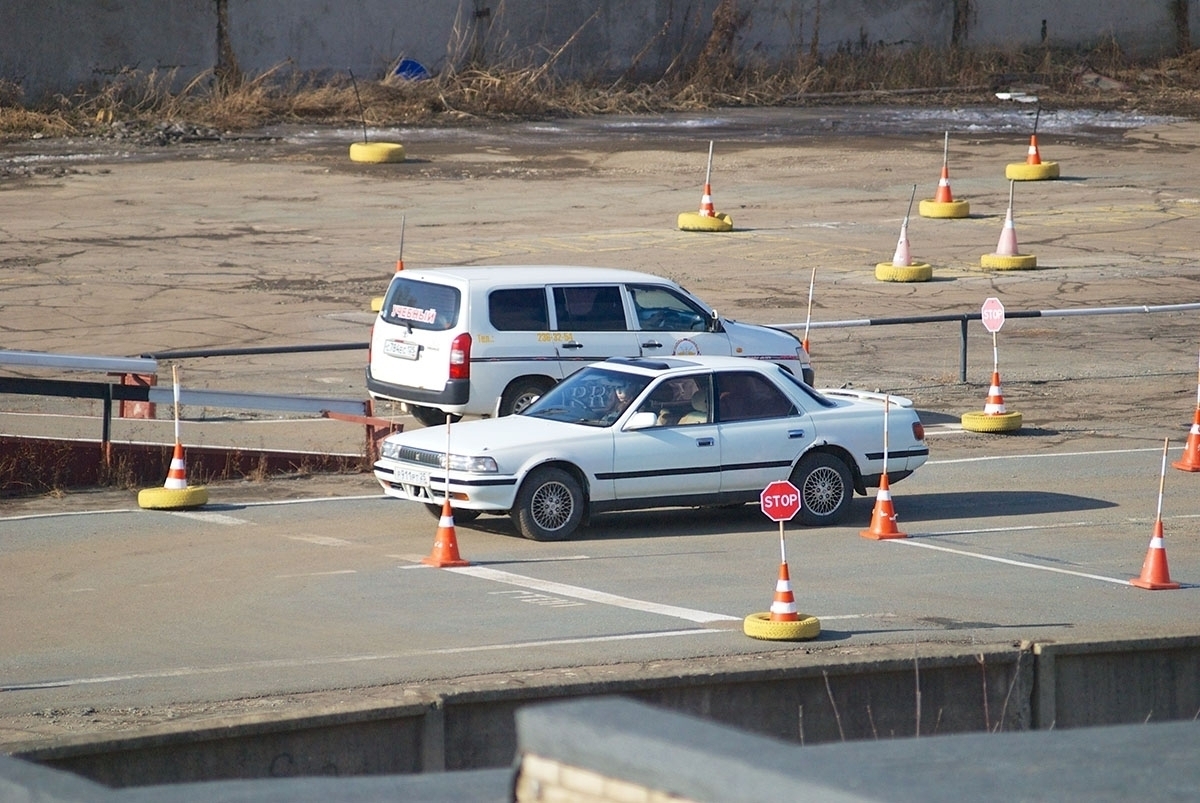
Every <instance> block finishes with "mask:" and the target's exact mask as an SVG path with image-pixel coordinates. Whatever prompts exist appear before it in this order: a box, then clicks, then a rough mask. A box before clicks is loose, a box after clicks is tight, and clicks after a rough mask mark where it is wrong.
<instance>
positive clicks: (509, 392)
mask: <svg viewBox="0 0 1200 803" xmlns="http://www.w3.org/2000/svg"><path fill="white" fill-rule="evenodd" d="M551 387H552V385H551V383H550V382H548V381H547V380H545V379H518V380H517V381H515V382H513V383H512V384H511V385H509V386H508V388H507V389H505V391H504V394H503V395H502V396H501V397H500V415H517V414H519V413H521V412H524V410H525V408H526V407H528V406H529V405H531V404H533V403H534V402H535V401H537V400H538V397H539V396H541V395H542V394H543V393H545V392H546V391H547V390H549V389H550V388H551Z"/></svg>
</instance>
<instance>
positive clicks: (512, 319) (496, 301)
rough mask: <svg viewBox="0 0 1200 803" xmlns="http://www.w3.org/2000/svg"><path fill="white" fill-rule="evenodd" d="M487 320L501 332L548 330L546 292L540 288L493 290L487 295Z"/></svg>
mask: <svg viewBox="0 0 1200 803" xmlns="http://www.w3.org/2000/svg"><path fill="white" fill-rule="evenodd" d="M488 320H490V321H491V322H492V326H493V327H494V328H496V329H497V330H499V331H501V332H544V331H546V330H547V329H549V328H550V315H549V313H548V312H547V311H546V291H545V290H544V289H543V288H541V287H521V288H514V289H511V290H493V291H492V292H491V293H490V294H489V295H488Z"/></svg>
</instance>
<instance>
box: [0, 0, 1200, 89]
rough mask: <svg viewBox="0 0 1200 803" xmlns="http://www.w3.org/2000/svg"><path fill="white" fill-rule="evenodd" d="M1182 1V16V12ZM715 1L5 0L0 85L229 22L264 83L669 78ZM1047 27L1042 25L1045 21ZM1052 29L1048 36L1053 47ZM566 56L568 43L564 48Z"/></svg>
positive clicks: (1035, 10)
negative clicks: (501, 68) (408, 61)
mask: <svg viewBox="0 0 1200 803" xmlns="http://www.w3.org/2000/svg"><path fill="white" fill-rule="evenodd" d="M1180 3H1182V5H1180ZM717 5H718V0H690V1H689V0H598V2H595V3H580V2H578V1H577V0H439V1H438V2H428V0H355V2H340V3H339V2H334V0H176V2H172V3H162V2H156V0H103V2H100V1H98V0H96V1H93V0H6V2H4V3H3V4H0V80H4V81H8V82H12V83H15V84H17V85H19V86H20V87H21V88H22V89H23V90H24V93H25V97H26V99H27V100H30V101H33V100H39V99H41V98H42V97H44V96H45V95H48V94H55V93H63V94H69V93H70V92H72V91H74V90H75V89H76V88H78V87H83V88H85V89H94V88H95V87H96V86H99V85H103V84H104V83H106V82H108V81H110V80H111V79H112V77H113V76H114V75H117V74H119V73H120V72H121V71H122V70H126V69H134V70H138V71H142V72H149V71H154V70H157V71H160V72H161V71H171V70H176V71H177V74H178V76H179V78H180V81H181V82H182V81H190V80H191V79H192V78H194V77H196V76H198V75H202V74H203V73H205V71H207V70H210V69H212V68H214V67H215V66H216V64H217V56H218V28H219V23H218V20H219V19H220V18H221V15H220V13H219V11H220V10H221V9H224V10H225V16H224V19H225V20H226V21H227V25H228V28H227V40H228V43H229V45H230V46H231V48H232V53H233V55H234V56H235V57H236V60H237V64H238V66H239V67H240V68H241V69H242V70H243V72H245V73H247V74H249V75H258V74H261V73H263V72H265V71H267V70H271V69H273V68H277V67H279V66H281V65H284V66H287V67H291V68H295V69H298V70H301V71H305V72H309V71H312V72H317V73H327V72H344V71H345V70H347V69H350V70H353V71H354V72H355V74H356V75H358V76H361V77H364V78H379V77H382V76H384V75H385V74H386V73H387V72H388V70H389V68H390V67H392V66H394V65H395V63H396V62H397V61H398V60H399V59H401V58H412V59H415V60H417V61H419V62H421V63H422V64H424V65H426V67H428V68H429V69H431V70H433V71H438V70H440V69H442V68H444V67H446V66H448V65H449V66H459V65H462V64H464V63H466V62H467V61H469V60H470V59H472V58H474V59H477V60H482V61H483V62H484V63H487V64H508V65H512V64H516V65H519V66H526V65H528V64H540V63H543V62H544V61H546V60H547V59H549V58H553V57H554V54H556V53H558V51H559V50H560V49H562V52H561V53H559V54H558V56H557V58H555V60H554V68H555V70H556V73H557V74H560V75H563V76H573V77H590V76H598V75H602V76H606V77H609V76H612V77H615V76H620V75H624V74H629V75H632V76H635V77H646V76H654V75H660V74H662V72H663V71H665V70H668V69H670V68H672V66H673V65H674V66H676V67H678V66H680V65H682V64H687V63H690V62H691V61H693V60H694V59H695V58H696V56H697V55H698V54H699V53H700V51H701V49H702V48H703V47H704V45H705V43H706V42H707V41H708V39H709V36H710V33H711V31H712V29H713V11H714V9H716V7H717ZM1177 8H1182V9H1184V10H1185V11H1186V12H1187V14H1186V17H1187V21H1188V25H1189V26H1190V29H1191V38H1192V39H1193V40H1195V39H1197V33H1198V32H1200V27H1198V25H1200V0H1147V1H1146V2H1141V3H1129V2H1116V1H1115V0H1108V2H1103V1H1101V2H1096V0H1042V1H1041V2H1022V1H1021V0H953V2H946V0H839V1H838V2H830V0H824V2H820V0H736V3H735V9H736V14H737V18H738V25H737V26H736V33H734V34H733V35H732V37H731V40H730V41H731V44H732V49H733V52H734V53H735V54H736V58H737V59H739V60H740V61H741V62H743V63H759V64H767V65H770V64H780V63H787V62H789V61H792V60H794V59H796V58H797V56H798V55H801V54H807V53H809V52H810V51H811V50H812V49H813V48H814V47H815V48H817V49H818V50H819V51H820V52H822V53H829V52H831V51H833V50H835V49H837V48H847V47H849V48H856V47H860V46H863V45H874V44H880V43H882V44H884V45H889V46H904V45H910V44H922V45H930V46H934V47H946V46H949V45H950V44H951V42H953V41H957V42H958V43H959V44H964V45H968V46H976V47H1026V46H1031V45H1037V44H1039V43H1041V42H1043V41H1044V42H1046V43H1048V44H1051V45H1056V46H1063V47H1073V46H1080V47H1090V46H1094V45H1096V44H1098V43H1101V42H1104V41H1107V40H1110V39H1115V40H1116V41H1117V42H1118V43H1119V44H1120V46H1121V47H1122V48H1123V49H1125V50H1127V51H1128V52H1132V53H1137V54H1142V55H1151V56H1156V55H1162V54H1167V53H1171V52H1173V51H1174V49H1175V48H1176V46H1177V45H1178V43H1179V39H1180V31H1179V30H1178V24H1179V18H1178V17H1177V13H1176V9H1177ZM1043 21H1044V26H1043ZM1043 30H1044V36H1043ZM568 42H570V45H569V46H568V47H566V48H563V45H564V44H567V43H568Z"/></svg>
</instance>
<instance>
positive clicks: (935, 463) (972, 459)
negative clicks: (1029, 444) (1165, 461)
mask: <svg viewBox="0 0 1200 803" xmlns="http://www.w3.org/2000/svg"><path fill="white" fill-rule="evenodd" d="M1176 448H1177V449H1182V448H1183V447H1182V446H1179V447H1176ZM1139 452H1157V453H1161V452H1162V449H1101V450H1099V451H1095V452H1055V453H1053V454H995V455H981V456H979V457H955V458H952V459H950V460H927V461H925V465H926V466H949V465H952V464H954V463H986V462H988V461H991V460H1041V459H1043V458H1053V457H1091V456H1092V455H1097V454H1137V453H1139Z"/></svg>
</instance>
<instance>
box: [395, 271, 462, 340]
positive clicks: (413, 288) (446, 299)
mask: <svg viewBox="0 0 1200 803" xmlns="http://www.w3.org/2000/svg"><path fill="white" fill-rule="evenodd" d="M461 298H462V297H461V295H460V293H459V292H458V288H456V287H450V286H449V285H445V284H433V283H431V282H421V281H417V280H415V279H405V278H401V277H396V278H394V279H392V283H391V285H390V286H389V287H388V292H387V296H386V297H385V298H384V299H383V307H382V308H381V309H380V315H381V317H382V318H383V319H384V320H385V321H387V322H388V323H394V324H398V325H400V326H409V327H411V328H413V329H429V330H432V331H435V332H441V331H445V330H446V329H450V328H453V327H454V325H455V324H456V323H458V310H459V306H460V302H461Z"/></svg>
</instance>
